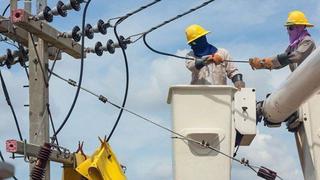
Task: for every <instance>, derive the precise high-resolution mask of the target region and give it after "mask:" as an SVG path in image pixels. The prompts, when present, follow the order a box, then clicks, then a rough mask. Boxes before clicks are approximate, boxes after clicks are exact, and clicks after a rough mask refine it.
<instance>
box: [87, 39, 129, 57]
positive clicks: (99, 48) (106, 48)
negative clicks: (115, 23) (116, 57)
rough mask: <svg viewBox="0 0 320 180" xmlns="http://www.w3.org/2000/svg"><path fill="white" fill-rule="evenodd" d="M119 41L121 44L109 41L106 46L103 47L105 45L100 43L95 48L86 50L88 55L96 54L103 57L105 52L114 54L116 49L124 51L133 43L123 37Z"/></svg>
mask: <svg viewBox="0 0 320 180" xmlns="http://www.w3.org/2000/svg"><path fill="white" fill-rule="evenodd" d="M119 39H120V42H119V43H115V42H113V41H112V40H111V39H109V40H108V41H107V43H106V45H105V46H103V44H102V43H101V42H100V41H98V42H97V43H96V44H95V46H94V47H93V48H86V49H85V51H86V52H87V53H95V54H96V55H98V56H102V54H103V52H104V51H106V52H109V53H110V54H113V53H114V52H115V49H116V48H121V47H122V48H123V49H127V45H128V44H130V43H131V41H130V40H128V39H126V38H124V37H123V36H120V37H119Z"/></svg>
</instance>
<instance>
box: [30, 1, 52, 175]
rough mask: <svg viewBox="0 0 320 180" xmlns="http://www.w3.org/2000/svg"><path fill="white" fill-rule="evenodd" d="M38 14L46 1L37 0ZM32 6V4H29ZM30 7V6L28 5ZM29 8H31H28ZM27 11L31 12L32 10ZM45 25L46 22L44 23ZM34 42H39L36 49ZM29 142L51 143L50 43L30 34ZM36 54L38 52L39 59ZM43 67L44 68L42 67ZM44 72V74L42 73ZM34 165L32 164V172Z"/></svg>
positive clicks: (47, 166)
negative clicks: (48, 106) (49, 110)
mask: <svg viewBox="0 0 320 180" xmlns="http://www.w3.org/2000/svg"><path fill="white" fill-rule="evenodd" d="M36 3H37V5H36V7H37V14H38V13H39V12H40V11H41V10H42V9H43V8H44V7H45V6H46V4H47V1H46V0H37V2H36ZM29 4H30V5H31V2H30V3H29ZM28 6H29V5H28ZM28 8H29V7H28ZM26 11H29V13H30V14H32V12H31V7H30V9H26ZM43 23H45V22H43ZM32 41H37V43H36V48H34V44H33V42H32ZM28 46H29V101H30V106H29V142H30V143H31V144H35V145H40V146H41V145H43V144H44V142H49V116H48V111H47V109H46V107H47V104H48V103H49V95H48V94H49V89H48V88H49V87H48V84H46V82H45V81H47V79H48V70H47V67H48V43H46V42H45V41H43V40H42V39H40V38H37V37H35V36H32V35H31V34H29V45H28ZM36 52H38V56H39V59H38V57H37V54H36ZM41 66H42V67H41ZM42 71H43V72H42ZM33 167H34V165H33V164H30V172H31V170H32V169H33ZM44 180H50V163H49V161H48V163H47V165H46V172H45V176H44Z"/></svg>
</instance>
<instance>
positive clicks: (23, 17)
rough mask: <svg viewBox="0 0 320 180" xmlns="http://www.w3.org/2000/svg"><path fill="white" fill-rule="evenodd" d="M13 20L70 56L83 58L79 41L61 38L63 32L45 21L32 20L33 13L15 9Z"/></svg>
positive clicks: (15, 23)
mask: <svg viewBox="0 0 320 180" xmlns="http://www.w3.org/2000/svg"><path fill="white" fill-rule="evenodd" d="M11 22H12V23H13V24H14V25H17V26H19V27H21V28H22V29H25V30H27V31H28V32H30V33H32V34H34V35H36V36H38V37H39V38H41V39H43V40H45V41H46V42H48V43H49V44H51V45H53V46H54V47H57V48H58V49H61V50H62V51H64V52H66V53H68V54H69V55H70V56H72V57H74V58H76V59H80V58H81V45H80V44H79V43H76V42H74V41H73V40H72V39H69V38H59V34H61V32H59V31H58V30H56V29H55V28H53V27H51V26H50V25H48V24H47V23H45V22H42V21H35V20H32V15H30V14H29V13H28V12H26V11H25V10H23V9H16V10H14V11H13V12H12V15H11ZM84 56H85V54H84Z"/></svg>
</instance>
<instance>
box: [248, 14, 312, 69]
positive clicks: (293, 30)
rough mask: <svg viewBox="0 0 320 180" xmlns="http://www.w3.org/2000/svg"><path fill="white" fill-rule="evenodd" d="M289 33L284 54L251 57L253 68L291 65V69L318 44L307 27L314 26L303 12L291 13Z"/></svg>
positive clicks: (277, 67)
mask: <svg viewBox="0 0 320 180" xmlns="http://www.w3.org/2000/svg"><path fill="white" fill-rule="evenodd" d="M285 26H286V27H287V31H288V35H289V43H290V44H289V46H288V48H287V49H286V51H285V52H284V53H282V54H278V55H276V56H274V57H270V58H257V57H255V58H250V59H249V63H250V65H251V67H252V69H270V70H271V69H280V68H283V67H285V66H287V65H289V67H290V69H291V71H293V70H294V69H296V68H297V66H299V65H300V64H301V63H302V62H303V61H304V60H305V59H306V58H307V57H308V56H309V55H310V54H311V52H312V51H313V50H315V48H316V45H315V43H314V41H313V39H312V38H311V35H310V34H309V32H308V30H307V28H309V27H313V24H310V23H309V21H308V19H307V18H306V16H305V15H304V13H303V12H301V11H298V10H295V11H292V12H290V13H289V15H288V19H287V22H286V23H285Z"/></svg>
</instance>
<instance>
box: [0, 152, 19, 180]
mask: <svg viewBox="0 0 320 180" xmlns="http://www.w3.org/2000/svg"><path fill="white" fill-rule="evenodd" d="M0 159H1V161H2V162H6V161H5V160H4V158H3V155H2V152H1V150H0ZM12 178H13V179H14V180H18V178H16V176H12Z"/></svg>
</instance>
